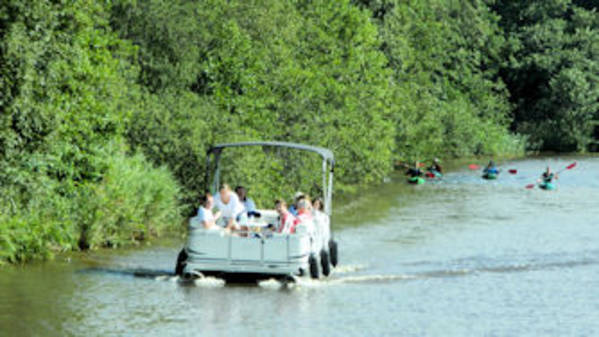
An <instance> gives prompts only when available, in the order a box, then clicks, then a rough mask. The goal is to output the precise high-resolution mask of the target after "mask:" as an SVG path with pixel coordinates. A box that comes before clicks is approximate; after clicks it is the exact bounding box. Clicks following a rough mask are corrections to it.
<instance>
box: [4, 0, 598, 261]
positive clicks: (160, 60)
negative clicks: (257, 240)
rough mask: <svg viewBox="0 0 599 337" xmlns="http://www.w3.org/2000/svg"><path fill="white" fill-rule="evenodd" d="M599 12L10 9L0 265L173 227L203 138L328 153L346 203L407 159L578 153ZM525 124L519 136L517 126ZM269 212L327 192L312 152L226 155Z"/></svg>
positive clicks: (182, 211) (483, 4) (458, 6)
mask: <svg viewBox="0 0 599 337" xmlns="http://www.w3.org/2000/svg"><path fill="white" fill-rule="evenodd" d="M595 10H596V6H594V5H592V4H590V2H587V1H570V0H551V1H500V0H497V1H490V0H468V1H451V0H425V1H405V0H353V1H350V0H338V1H327V0H310V1H308V0H293V1H264V0H251V1H228V0H207V1H198V2H195V1H183V0H173V1H163V0H146V1H135V0H117V1H92V0H78V1H67V2H65V1H51V0H42V1H27V0H8V1H3V2H2V3H1V4H0V211H1V212H0V263H2V261H10V262H18V261H25V260H27V259H31V258H44V257H47V256H49V254H51V252H53V251H59V250H71V249H87V248H90V247H91V248H93V247H102V246H118V245H122V244H126V243H130V242H137V241H139V240H142V239H144V238H147V237H148V236H152V235H158V234H160V232H162V231H164V230H169V229H173V228H177V227H180V220H181V218H183V217H184V216H187V215H189V214H190V213H191V212H192V210H193V207H195V206H197V205H195V200H196V198H197V196H198V194H199V193H200V192H201V191H202V189H203V187H204V185H205V181H204V179H205V175H204V174H205V172H204V161H205V154H206V150H207V148H208V146H209V145H210V144H214V143H220V142H232V141H240V140H282V141H292V142H302V143H308V144H313V145H320V146H324V147H328V148H331V149H332V150H333V151H334V152H335V155H336V158H337V169H336V177H337V180H336V186H335V187H336V191H337V192H343V191H353V190H355V189H356V187H358V186H361V185H363V184H369V183H376V182H378V181H381V179H382V178H383V177H384V176H385V175H386V174H388V173H389V171H390V170H391V169H392V163H393V162H394V161H397V160H401V161H406V160H413V159H417V158H418V159H427V158H432V157H434V156H441V157H446V158H449V157H458V156H465V155H501V154H519V153H522V151H523V147H524V146H525V140H526V139H527V138H529V139H530V140H531V142H529V143H528V144H529V146H530V145H532V146H536V147H537V148H539V147H540V148H543V149H558V150H570V149H579V150H585V149H587V148H588V146H589V145H590V144H592V143H593V140H594V137H596V136H597V134H598V133H599V132H598V131H597V130H595V127H594V125H595V124H594V122H595V120H597V113H598V110H599V108H598V104H599V91H598V90H599V89H598V88H597V79H598V78H597V76H599V75H598V74H599V72H598V70H599V69H597V67H598V62H599V61H598V58H597V51H598V50H597V48H598V44H599V43H598V41H599V40H598V36H599V35H598V34H599V33H598V24H599V21H598V20H599V19H598V17H597V13H596V11H595ZM510 128H511V130H512V131H516V132H518V133H511V132H510ZM223 160H224V162H225V163H226V164H227V167H228V169H226V170H225V171H224V172H223V174H224V180H226V181H228V182H229V183H231V184H233V185H237V184H241V185H245V186H247V187H248V188H249V190H250V194H251V195H252V196H253V197H254V198H255V199H256V200H257V201H258V203H259V206H265V207H266V206H271V205H270V203H271V202H272V199H273V198H275V197H287V198H288V197H289V196H290V195H291V194H292V193H293V191H295V190H298V189H300V190H302V191H306V192H309V193H311V194H314V195H316V194H318V193H320V191H319V190H318V183H319V176H318V175H315V176H314V175H313V173H314V172H318V170H319V169H320V164H319V162H318V160H317V158H312V157H310V156H308V157H306V156H304V155H301V154H299V153H297V152H293V151H271V150H266V151H262V150H260V149H249V150H243V151H241V150H239V151H238V150H235V151H230V152H229V153H227V154H226V155H225V157H224V158H223Z"/></svg>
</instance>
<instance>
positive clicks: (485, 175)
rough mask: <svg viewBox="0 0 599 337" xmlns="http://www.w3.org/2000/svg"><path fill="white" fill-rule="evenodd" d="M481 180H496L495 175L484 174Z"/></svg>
mask: <svg viewBox="0 0 599 337" xmlns="http://www.w3.org/2000/svg"><path fill="white" fill-rule="evenodd" d="M483 179H488V180H493V179H497V173H488V172H487V173H485V174H483Z"/></svg>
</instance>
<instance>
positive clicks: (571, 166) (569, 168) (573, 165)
mask: <svg viewBox="0 0 599 337" xmlns="http://www.w3.org/2000/svg"><path fill="white" fill-rule="evenodd" d="M575 166H576V162H573V163H572V164H570V165H568V166H566V167H564V168H563V169H561V170H559V171H557V172H556V173H555V175H558V174H559V173H561V172H564V171H565V170H571V169H573V168H574V167H575ZM535 186H536V184H528V185H526V186H524V187H525V188H528V189H531V188H534V187H535Z"/></svg>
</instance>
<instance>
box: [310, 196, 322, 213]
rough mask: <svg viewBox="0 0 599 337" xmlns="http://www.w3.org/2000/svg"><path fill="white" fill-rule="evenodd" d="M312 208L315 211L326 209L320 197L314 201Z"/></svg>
mask: <svg viewBox="0 0 599 337" xmlns="http://www.w3.org/2000/svg"><path fill="white" fill-rule="evenodd" d="M312 206H313V207H314V209H315V210H318V211H322V210H323V209H324V204H323V203H322V199H321V198H320V197H319V198H316V199H314V202H313V203H312Z"/></svg>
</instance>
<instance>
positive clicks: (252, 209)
mask: <svg viewBox="0 0 599 337" xmlns="http://www.w3.org/2000/svg"><path fill="white" fill-rule="evenodd" d="M235 193H237V196H238V197H239V200H240V201H241V202H242V203H243V207H244V208H245V212H246V213H247V215H248V216H256V217H260V213H259V212H257V211H256V204H255V203H254V200H252V199H251V198H249V197H248V196H247V190H246V189H245V187H243V186H237V187H235Z"/></svg>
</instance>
